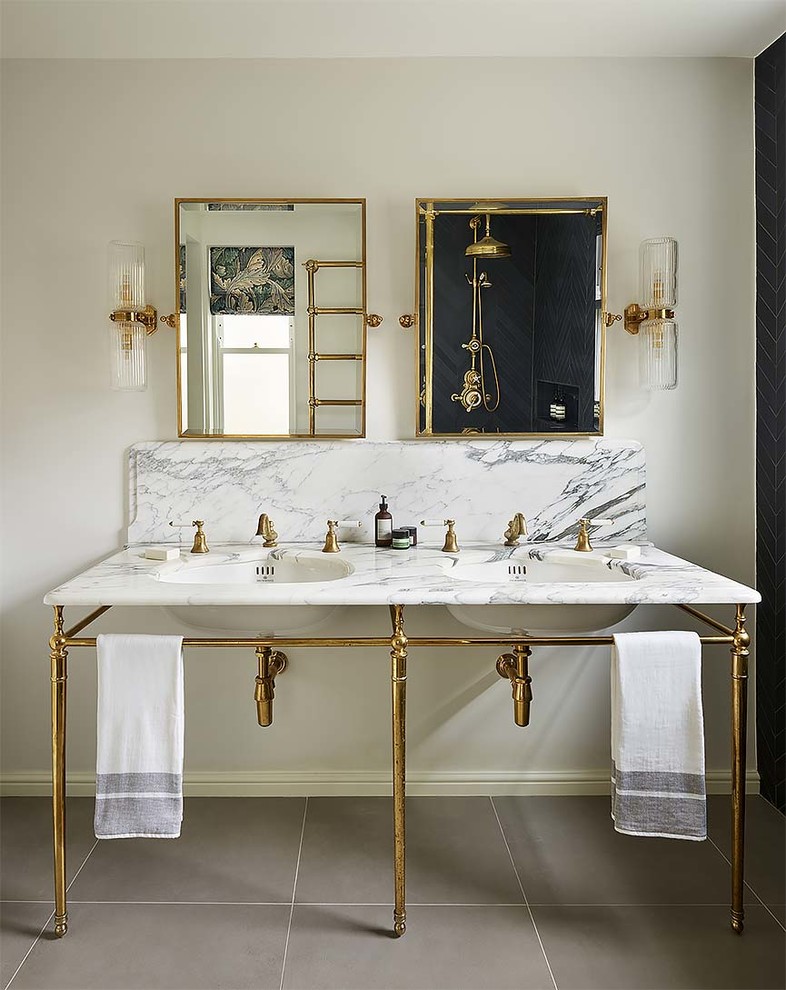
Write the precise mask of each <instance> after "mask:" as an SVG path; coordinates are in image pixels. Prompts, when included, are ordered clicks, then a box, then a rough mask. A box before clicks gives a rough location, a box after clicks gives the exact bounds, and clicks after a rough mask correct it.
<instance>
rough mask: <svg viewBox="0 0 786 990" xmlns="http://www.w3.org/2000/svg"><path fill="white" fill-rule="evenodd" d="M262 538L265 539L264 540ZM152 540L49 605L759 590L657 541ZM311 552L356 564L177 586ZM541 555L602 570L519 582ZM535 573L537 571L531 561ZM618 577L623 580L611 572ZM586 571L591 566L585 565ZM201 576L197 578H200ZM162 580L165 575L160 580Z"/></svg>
mask: <svg viewBox="0 0 786 990" xmlns="http://www.w3.org/2000/svg"><path fill="white" fill-rule="evenodd" d="M260 542H261V541H260ZM145 549H146V547H142V546H132V547H129V548H127V549H125V550H121V551H119V552H118V553H114V554H112V555H111V556H109V557H107V558H106V559H105V560H103V561H101V562H100V563H98V564H96V565H95V566H93V567H90V568H88V569H87V570H86V571H83V572H82V573H81V574H78V575H77V576H76V577H74V578H72V579H71V580H70V581H66V582H65V583H64V584H61V585H60V586H59V587H57V588H55V589H54V590H53V591H50V592H49V594H47V595H46V597H45V598H44V602H45V604H47V605H90V606H96V605H165V606H166V605H390V604H396V605H496V604H498V605H516V604H575V605H578V604H585V605H586V604H598V605H601V604H621V603H627V604H688V603H697V604H707V605H709V604H735V603H749V602H758V601H760V600H761V596H760V595H759V593H758V592H757V591H754V590H753V589H752V588H748V587H745V586H744V585H742V584H738V583H737V582H736V581H732V580H730V579H729V578H726V577H723V576H721V575H720V574H714V573H713V572H712V571H708V570H705V569H704V568H702V567H699V566H698V565H696V564H692V563H689V562H688V561H685V560H681V559H680V558H679V557H674V556H672V555H671V554H668V553H665V552H664V551H662V550H658V549H656V548H655V547H653V546H643V547H642V548H641V557H640V559H638V560H635V561H625V560H618V559H612V558H610V557H608V556H606V555H605V554H604V549H603V546H602V545H597V544H596V549H595V550H594V551H593V552H592V553H591V554H583V553H576V552H575V551H573V550H572V549H571V548H570V547H569V546H560V545H555V544H551V543H548V544H547V543H539V544H537V543H536V544H522V545H521V546H519V547H516V548H508V547H504V546H502V545H500V544H497V545H491V544H488V543H485V544H469V543H468V544H465V545H464V546H463V547H462V550H461V552H460V553H458V554H446V553H442V552H441V551H440V550H438V549H436V548H435V547H433V546H430V547H429V546H422V545H421V546H418V547H415V548H412V549H410V550H391V549H384V550H383V549H377V548H375V547H373V546H365V545H361V544H352V543H347V544H344V545H342V550H341V553H340V554H335V555H326V554H325V555H323V554H322V553H320V549H321V544H306V543H303V544H282V545H281V546H280V547H278V548H276V549H275V550H265V549H263V548H262V547H261V545H250V544H245V545H236V544H235V545H223V546H211V552H210V553H209V554H205V555H192V554H191V553H189V552H188V549H187V548H183V549H181V553H180V558H179V559H178V560H172V561H166V562H162V561H154V560H149V559H147V558H145V557H144V556H143V553H144V550H145ZM268 555H270V556H271V557H272V560H273V561H275V560H276V559H282V557H284V556H288V555H290V556H291V555H298V556H303V555H311V556H316V557H317V558H318V559H322V560H325V559H326V558H328V559H331V558H332V559H335V560H338V559H340V560H343V561H344V562H345V563H346V564H348V565H349V566H350V567H351V568H352V570H351V573H350V574H348V576H346V577H343V578H341V579H339V580H333V581H316V582H308V583H299V584H296V583H267V582H256V581H253V580H252V581H249V582H248V583H231V584H198V583H186V582H185V581H184V582H182V583H179V582H178V580H177V576H178V574H184V573H188V572H193V571H194V570H195V569H196V568H200V567H206V566H215V565H216V564H222V565H224V566H232V564H243V563H247V562H253V561H261V560H266V559H267V558H268ZM534 560H541V561H545V562H549V563H555V564H563V563H567V564H577V565H579V566H581V565H583V566H589V567H591V568H592V569H594V570H596V572H597V568H605V569H606V572H605V573H603V580H602V581H582V580H571V581H568V582H565V581H547V580H538V579H536V576H535V575H534V574H533V575H532V576H531V577H530V576H527V577H524V578H521V577H519V578H517V579H512V578H510V577H508V576H507V564H514V565H517V564H524V565H526V564H527V562H528V561H534ZM492 561H496V562H501V563H502V567H501V568H499V569H498V572H497V574H496V575H495V577H494V579H490V580H485V579H484V580H457V579H455V578H454V577H451V576H450V572H451V571H452V570H454V569H456V568H458V567H464V566H466V565H469V564H476V563H483V562H492ZM530 570H531V572H534V571H535V570H536V568H535V567H532V568H531V569H530ZM608 572H610V573H611V574H612V575H615V574H616V575H618V576H619V580H618V581H616V580H614V578H613V577H612V578H611V579H609V573H608ZM588 574H589V571H588ZM193 576H194V575H191V577H193ZM162 578H165V579H164V580H162Z"/></svg>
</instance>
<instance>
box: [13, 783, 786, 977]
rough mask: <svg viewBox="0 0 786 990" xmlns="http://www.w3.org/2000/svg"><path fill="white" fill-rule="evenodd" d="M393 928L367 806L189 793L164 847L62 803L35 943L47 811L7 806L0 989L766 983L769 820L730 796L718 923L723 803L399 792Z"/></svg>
mask: <svg viewBox="0 0 786 990" xmlns="http://www.w3.org/2000/svg"><path fill="white" fill-rule="evenodd" d="M407 812H408V844H407V851H408V890H407V900H408V907H409V910H408V930H407V934H406V935H405V936H404V938H402V939H394V938H392V937H391V935H390V928H391V909H392V904H391V900H392V897H391V890H392V867H391V824H390V801H389V800H388V799H386V798H310V799H308V801H306V800H305V799H302V798H280V799H273V798H269V799H208V798H202V799H196V798H192V799H190V800H188V801H187V802H186V814H185V821H184V825H183V836H182V838H181V839H179V840H177V841H174V842H171V841H155V840H125V841H117V842H101V843H97V842H96V841H95V839H94V838H93V836H92V831H91V824H92V823H91V815H92V801H90V800H87V799H84V800H79V799H74V800H71V801H69V808H68V814H69V818H68V824H69V850H68V851H69V864H68V876H69V882H70V888H69V894H68V896H69V915H70V930H69V933H68V935H67V936H66V937H65V939H62V940H59V939H54V938H53V937H52V936H51V927H52V918H51V916H52V907H51V901H50V884H51V877H50V873H51V852H50V846H49V827H50V826H49V805H48V802H47V801H46V800H44V799H39V798H6V799H4V800H3V801H2V803H1V804H0V816H1V817H0V825H1V826H2V875H1V880H0V882H1V887H0V894H1V895H2V901H1V902H0V908H2V927H1V934H2V939H1V940H0V987H3V988H6V987H11V990H25V988H36V990H68V988H78V990H115V988H116V990H120V988H123V990H154V988H155V990H159V988H162V990H163V988H181V990H198V988H203V987H204V988H210V990H223V988H226V990H240V988H245V987H249V988H250V987H253V988H255V990H262V988H268V987H270V988H274V990H283V988H288V990H312V988H314V990H316V988H318V990H351V988H357V990H374V988H385V990H395V988H399V987H402V988H404V987H406V988H418V990H438V988H446V990H462V988H466V990H476V988H477V990H505V988H526V987H530V988H543V990H554V988H558V990H568V988H575V990H594V988H599V990H600V988H602V990H611V988H621V990H634V988H646V990H668V988H677V987H680V988H685V990H703V988H707V990H726V988H728V990H764V988H775V990H784V987H786V981H785V975H784V956H785V955H786V935H785V934H784V932H785V931H786V929H784V903H785V902H786V896H784V884H785V882H786V881H785V874H786V864H785V863H784V838H785V832H784V819H783V818H782V817H781V816H780V815H779V814H778V813H777V812H776V811H774V810H773V809H772V808H771V807H770V806H769V805H768V804H766V802H764V801H763V800H762V799H760V798H752V799H750V801H749V817H748V840H747V866H748V880H749V882H750V887H749V889H748V897H747V901H748V905H747V908H746V915H747V919H746V930H745V934H744V935H743V937H742V938H740V937H739V936H736V935H734V934H733V932H732V931H731V930H730V928H729V925H728V905H727V900H728V888H729V866H728V862H727V859H726V857H727V856H728V854H729V828H728V798H712V799H710V841H709V842H706V843H693V842H675V841H669V840H658V839H637V838H631V837H628V836H622V835H617V834H616V833H615V832H614V830H613V828H612V826H611V823H610V821H609V802H608V799H607V798H579V797H576V798H546V797H543V798H518V797H516V798H513V797H505V798H495V799H493V801H492V800H491V799H490V798H466V797H454V798H411V799H409V800H408V803H407Z"/></svg>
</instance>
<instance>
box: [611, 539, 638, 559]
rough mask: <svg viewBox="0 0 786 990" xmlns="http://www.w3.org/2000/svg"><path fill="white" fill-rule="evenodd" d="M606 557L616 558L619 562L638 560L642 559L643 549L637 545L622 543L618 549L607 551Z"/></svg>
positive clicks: (613, 548)
mask: <svg viewBox="0 0 786 990" xmlns="http://www.w3.org/2000/svg"><path fill="white" fill-rule="evenodd" d="M605 553H606V556H608V557H615V558H616V559H617V560H638V559H639V557H641V547H640V546H638V545H637V544H635V543H622V544H620V546H618V547H612V548H611V550H606V551H605Z"/></svg>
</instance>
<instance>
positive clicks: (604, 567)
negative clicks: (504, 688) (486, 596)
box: [445, 551, 636, 635]
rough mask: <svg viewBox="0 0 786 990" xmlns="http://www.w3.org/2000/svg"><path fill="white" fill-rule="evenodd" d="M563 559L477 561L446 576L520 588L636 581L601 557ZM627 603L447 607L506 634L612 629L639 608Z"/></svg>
mask: <svg viewBox="0 0 786 990" xmlns="http://www.w3.org/2000/svg"><path fill="white" fill-rule="evenodd" d="M568 554H569V551H568V552H566V556H565V557H564V558H563V557H560V559H558V560H536V559H532V558H529V557H522V558H508V559H506V560H493V561H482V562H479V563H466V564H465V563H461V562H455V563H454V564H452V565H450V564H449V565H446V567H445V573H446V574H447V576H448V577H450V578H452V579H453V580H454V581H471V582H473V583H483V582H486V581H488V582H492V583H494V584H500V583H507V582H513V583H516V584H518V583H521V584H625V583H628V582H630V581H635V580H636V579H635V578H634V577H632V576H631V575H630V574H626V573H624V572H623V571H621V570H619V569H616V568H615V569H613V570H612V569H611V568H609V566H608V563H607V561H606V560H605V559H603V558H598V557H578V556H577V557H576V558H575V559H572V558H571V557H569V556H568ZM635 607H636V606H635V605H629V604H627V603H619V604H611V605H609V604H603V605H600V604H598V605H563V604H554V605H448V606H447V608H448V611H449V612H450V613H451V615H453V616H454V617H455V618H456V619H458V620H459V622H461V623H463V624H464V625H465V626H469V627H470V628H472V629H480V630H482V631H483V632H491V633H497V634H501V635H507V634H509V633H514V634H519V635H523V634H529V635H548V634H552V633H574V632H576V633H579V632H580V633H586V632H597V631H598V630H600V629H608V628H609V627H610V626H614V625H616V624H617V623H618V622H622V620H623V619H624V618H626V617H627V616H628V615H630V613H631V612H632V611H633V609H634V608H635Z"/></svg>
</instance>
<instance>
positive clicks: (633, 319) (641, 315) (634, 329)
mask: <svg viewBox="0 0 786 990" xmlns="http://www.w3.org/2000/svg"><path fill="white" fill-rule="evenodd" d="M673 319H674V310H673V309H642V308H641V306H639V304H638V303H631V304H630V306H626V307H625V323H624V324H623V325H624V327H625V329H626V330H627V331H628V333H632V334H637V333H638V332H639V326H640V325H641V324H642V323H644V321H645V320H673Z"/></svg>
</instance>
